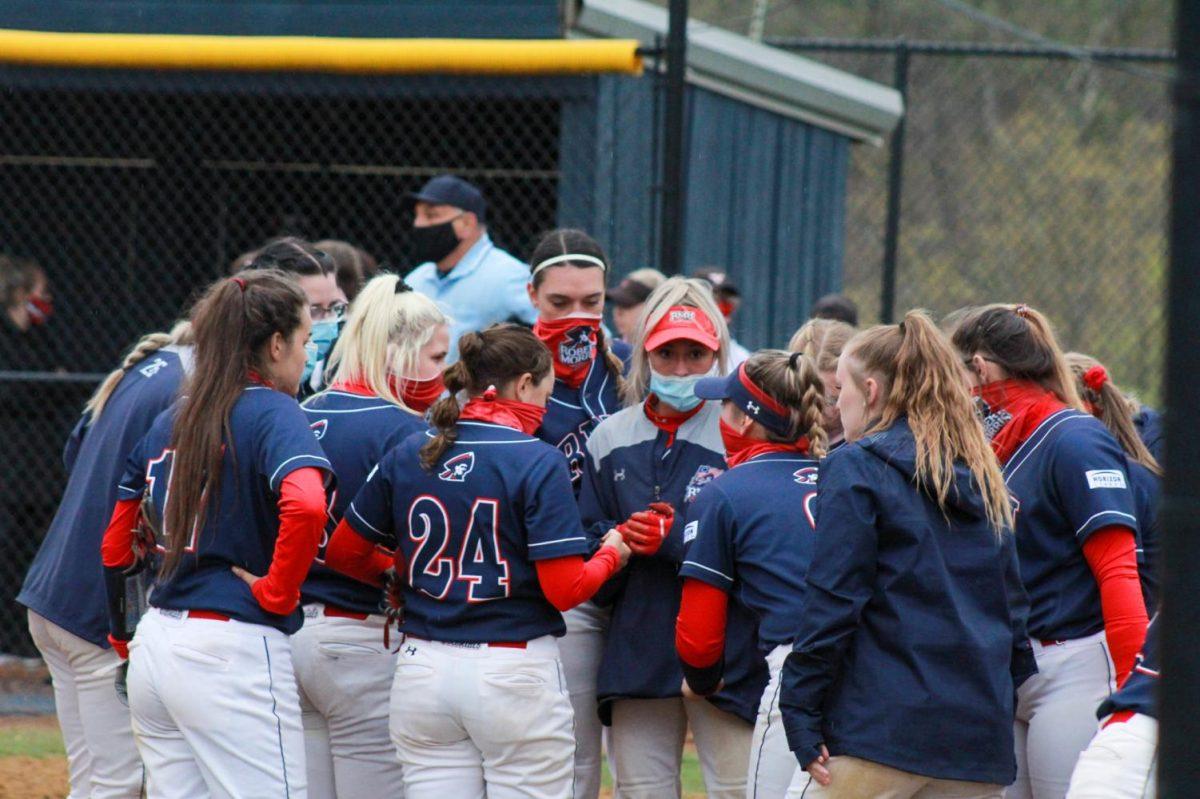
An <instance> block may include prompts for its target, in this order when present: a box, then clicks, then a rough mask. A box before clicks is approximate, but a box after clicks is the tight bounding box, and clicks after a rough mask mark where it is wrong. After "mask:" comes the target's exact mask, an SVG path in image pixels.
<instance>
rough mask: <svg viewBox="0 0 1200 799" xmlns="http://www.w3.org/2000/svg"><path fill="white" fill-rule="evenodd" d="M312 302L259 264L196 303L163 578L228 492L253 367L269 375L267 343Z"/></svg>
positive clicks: (177, 427)
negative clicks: (226, 473) (236, 413)
mask: <svg viewBox="0 0 1200 799" xmlns="http://www.w3.org/2000/svg"><path fill="white" fill-rule="evenodd" d="M307 304H308V301H307V300H306V299H305V296H304V293H303V292H302V291H301V290H300V287H299V286H298V285H297V284H296V283H295V281H293V280H291V279H290V278H288V277H287V276H286V275H285V274H284V273H282V272H280V271H278V270H274V269H266V270H253V271H248V272H243V273H242V274H240V275H239V276H238V277H232V278H225V279H223V280H218V281H217V282H216V283H214V284H212V285H211V286H210V287H209V288H208V290H207V291H206V292H205V293H204V296H203V297H201V298H200V301H199V302H198V303H196V307H195V309H194V311H193V314H192V331H193V335H194V336H195V340H196V350H195V359H194V362H195V365H194V368H193V371H192V374H191V376H190V377H189V379H188V380H187V382H186V384H185V388H184V389H183V392H182V393H183V399H182V401H181V402H180V404H179V409H178V412H177V414H176V416H175V422H174V425H173V426H172V429H171V445H170V446H171V448H172V449H173V450H174V451H175V459H174V465H173V466H172V468H171V485H170V500H169V501H168V502H167V507H166V511H165V514H164V516H165V518H164V521H163V526H164V529H165V532H166V536H167V553H166V556H165V557H164V559H163V564H162V569H161V571H160V576H161V577H163V578H166V577H169V576H170V575H171V574H173V573H174V571H175V568H176V567H177V566H178V565H179V560H180V558H181V557H182V555H183V550H184V547H185V545H186V543H187V540H188V538H189V536H190V533H191V531H192V530H193V529H196V530H198V529H201V528H202V527H203V526H204V518H205V515H206V511H207V510H208V506H209V505H210V504H213V505H214V506H215V503H216V502H217V501H218V498H219V497H220V495H221V464H222V460H223V458H224V457H225V453H224V450H225V447H226V446H228V448H229V453H228V454H229V456H230V457H231V458H236V457H237V453H236V452H234V450H233V436H232V434H231V431H230V428H229V417H230V414H231V413H232V411H233V406H234V404H235V403H236V402H237V401H238V398H240V397H241V395H242V391H243V389H244V388H245V387H246V382H247V375H248V374H249V372H250V371H251V370H255V371H258V372H260V373H264V372H265V371H266V370H265V369H264V363H263V361H262V357H263V349H264V347H265V345H266V344H267V343H268V342H269V341H270V340H271V337H272V336H273V335H274V334H276V333H279V334H281V335H283V336H284V337H290V336H291V335H292V334H293V333H294V332H295V330H296V328H297V327H299V326H300V324H301V320H302V318H303V314H304V308H305V306H306V305H307Z"/></svg>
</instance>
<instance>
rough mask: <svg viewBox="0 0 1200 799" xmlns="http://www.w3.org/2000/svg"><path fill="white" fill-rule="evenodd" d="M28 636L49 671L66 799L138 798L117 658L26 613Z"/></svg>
mask: <svg viewBox="0 0 1200 799" xmlns="http://www.w3.org/2000/svg"><path fill="white" fill-rule="evenodd" d="M29 634H30V636H32V638H33V643H34V644H36V645H37V648H38V651H39V652H41V653H42V658H43V659H44V660H45V661H46V665H47V666H48V667H49V668H50V679H51V681H52V682H53V684H54V711H55V713H56V714H57V715H58V724H59V727H61V728H62V736H63V744H64V745H65V746H66V750H67V770H68V773H69V774H70V779H71V794H70V796H69V797H68V799H88V798H89V797H90V799H118V797H138V796H141V794H142V783H143V782H144V781H145V772H144V770H143V769H142V759H141V758H140V757H138V752H137V746H136V745H134V742H133V728H132V727H131V726H130V721H129V708H128V707H126V706H125V704H124V703H123V702H122V701H121V700H120V699H119V698H118V697H117V691H116V687H115V680H116V673H117V669H118V668H119V667H120V665H121V658H120V656H118V655H117V653H116V652H113V651H112V650H111V649H102V648H100V647H98V646H96V645H95V644H93V643H92V642H91V641H85V640H83V639H82V638H80V637H78V636H76V635H74V634H72V633H69V632H67V631H66V630H64V629H63V628H62V627H59V626H58V625H57V624H54V623H53V622H51V621H48V620H47V619H45V618H43V617H42V616H39V615H38V614H37V613H34V612H33V611H32V610H31V611H29Z"/></svg>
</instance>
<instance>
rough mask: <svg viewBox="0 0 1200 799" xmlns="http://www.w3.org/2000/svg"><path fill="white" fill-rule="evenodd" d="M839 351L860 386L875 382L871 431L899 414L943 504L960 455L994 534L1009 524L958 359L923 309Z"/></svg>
mask: <svg viewBox="0 0 1200 799" xmlns="http://www.w3.org/2000/svg"><path fill="white" fill-rule="evenodd" d="M843 357H846V358H848V359H849V361H848V364H847V365H848V366H850V371H851V373H852V374H853V375H854V377H855V380H856V382H858V383H859V384H860V385H861V383H862V382H863V381H864V380H865V379H866V378H867V377H875V378H876V379H877V380H879V381H880V390H881V392H882V396H883V397H884V404H883V410H882V413H881V414H880V417H879V420H878V421H877V422H876V424H875V425H874V427H873V429H874V430H883V429H886V428H888V427H890V426H891V425H892V424H893V423H894V422H895V421H896V420H897V419H898V418H899V417H901V416H907V417H908V424H909V427H910V428H911V429H912V433H913V438H914V439H915V441H916V447H917V477H918V479H919V480H920V481H921V482H922V483H926V484H928V485H930V486H932V488H933V491H934V495H935V498H936V500H937V502H938V504H939V505H940V506H941V507H942V508H943V509H945V508H946V503H947V500H948V498H949V496H950V491H951V489H952V488H953V487H954V464H955V462H956V461H960V460H961V461H963V462H964V463H965V464H966V466H967V468H968V469H970V471H971V476H972V477H973V478H974V481H975V484H976V485H977V486H979V490H980V491H981V492H982V494H983V501H984V507H985V510H986V513H987V518H988V522H989V523H990V524H991V525H992V527H993V528H994V529H995V530H996V532H997V534H999V533H1001V532H1002V531H1003V530H1005V529H1011V528H1012V524H1013V511H1012V505H1011V503H1010V501H1009V496H1008V490H1007V489H1006V488H1005V485H1004V477H1003V475H1002V474H1001V472H1000V465H999V464H998V463H997V461H996V456H995V454H994V453H993V452H992V448H991V447H990V446H989V445H988V442H987V439H986V438H985V437H984V435H983V427H982V426H981V425H980V423H979V418H978V417H977V416H976V414H975V410H974V406H973V404H972V402H971V395H970V392H969V391H968V390H967V386H966V383H965V382H964V381H963V378H962V367H961V366H960V363H959V359H958V357H957V355H956V354H955V352H954V349H953V348H952V347H951V346H950V343H949V342H948V341H946V339H945V337H944V336H943V335H942V334H941V332H940V331H939V330H938V328H937V326H936V325H934V323H933V321H932V320H931V319H930V318H929V317H928V316H927V315H926V313H925V312H924V311H909V312H908V313H907V314H905V315H904V321H903V322H901V323H900V324H899V325H879V326H877V327H873V328H870V329H868V330H865V331H863V332H862V333H859V334H858V335H857V336H855V337H854V338H853V339H851V340H850V343H849V344H848V345H847V346H846V350H845V352H844V354H843Z"/></svg>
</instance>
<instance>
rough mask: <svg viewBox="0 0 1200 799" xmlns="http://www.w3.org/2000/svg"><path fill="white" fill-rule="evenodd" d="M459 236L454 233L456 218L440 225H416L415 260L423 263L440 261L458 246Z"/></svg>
mask: <svg viewBox="0 0 1200 799" xmlns="http://www.w3.org/2000/svg"><path fill="white" fill-rule="evenodd" d="M458 242H459V238H458V236H457V235H455V233H454V220H453V219H451V220H450V221H448V222H443V223H441V224H440V225H429V226H428V227H415V228H413V229H412V245H413V247H412V255H413V261H414V262H416V263H418V264H423V263H425V262H426V261H433V262H435V263H436V262H438V261H440V260H442V259H443V258H445V257H446V256H447V255H449V254H450V253H452V252H454V248H455V247H457V246H458Z"/></svg>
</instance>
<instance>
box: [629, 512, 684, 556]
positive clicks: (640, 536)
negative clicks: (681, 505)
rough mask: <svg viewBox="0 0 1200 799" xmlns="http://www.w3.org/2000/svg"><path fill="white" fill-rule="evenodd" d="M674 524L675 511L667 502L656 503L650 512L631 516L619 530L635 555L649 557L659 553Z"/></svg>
mask: <svg viewBox="0 0 1200 799" xmlns="http://www.w3.org/2000/svg"><path fill="white" fill-rule="evenodd" d="M674 523H675V511H674V509H673V508H672V507H671V506H670V505H668V504H667V503H665V502H655V503H653V504H652V505H651V506H650V509H649V510H640V511H638V512H637V513H635V514H633V515H632V516H630V517H629V518H628V519H626V520H625V522H624V523H623V524H621V525H618V526H617V529H618V530H619V531H620V532H621V535H622V536H623V537H624V538H625V543H627V544H629V548H630V549H632V550H633V552H634V554H636V555H643V556H649V555H653V554H654V553H656V552H658V548H659V547H661V546H662V543H663V541H664V540H666V537H667V533H669V532H670V531H671V525H673V524H674Z"/></svg>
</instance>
